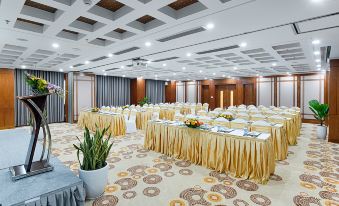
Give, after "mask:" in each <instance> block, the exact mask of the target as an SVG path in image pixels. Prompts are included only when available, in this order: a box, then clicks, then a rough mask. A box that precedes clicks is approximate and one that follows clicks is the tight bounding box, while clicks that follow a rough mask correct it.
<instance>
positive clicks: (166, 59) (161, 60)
mask: <svg viewBox="0 0 339 206" xmlns="http://www.w3.org/2000/svg"><path fill="white" fill-rule="evenodd" d="M178 58H179V57H168V58H164V59H157V60H154V61H152V62H163V61H168V60H173V59H178Z"/></svg>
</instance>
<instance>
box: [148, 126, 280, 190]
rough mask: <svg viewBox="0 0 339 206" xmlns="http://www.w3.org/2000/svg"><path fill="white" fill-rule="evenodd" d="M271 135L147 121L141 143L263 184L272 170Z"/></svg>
mask: <svg viewBox="0 0 339 206" xmlns="http://www.w3.org/2000/svg"><path fill="white" fill-rule="evenodd" d="M273 144H274V143H273V139H272V138H271V135H270V134H269V133H261V134H260V135H259V136H257V137H250V136H244V131H243V130H239V129H235V130H233V131H231V132H229V133H225V132H217V131H215V132H214V131H211V130H202V129H193V128H188V127H186V126H185V125H182V123H181V124H180V123H178V122H173V121H149V122H148V124H147V129H146V137H145V142H144V146H145V148H147V149H150V150H153V151H156V152H160V153H163V154H166V155H169V156H172V157H175V158H178V159H183V160H188V161H191V162H192V163H195V164H198V165H202V166H204V167H207V168H210V169H213V170H216V171H218V172H226V173H227V174H230V175H232V176H234V177H242V178H247V179H252V180H254V181H256V182H258V183H261V184H266V183H267V182H268V180H269V177H270V175H271V174H273V173H274V170H275V153H274V145H273Z"/></svg>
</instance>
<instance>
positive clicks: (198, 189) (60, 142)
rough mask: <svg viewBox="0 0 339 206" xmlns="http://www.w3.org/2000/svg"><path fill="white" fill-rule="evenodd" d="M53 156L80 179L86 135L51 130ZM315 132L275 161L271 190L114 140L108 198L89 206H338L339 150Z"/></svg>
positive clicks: (136, 137) (306, 131)
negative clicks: (79, 155) (81, 142)
mask: <svg viewBox="0 0 339 206" xmlns="http://www.w3.org/2000/svg"><path fill="white" fill-rule="evenodd" d="M50 127H51V132H52V137H53V148H54V149H53V154H54V155H55V156H58V158H59V159H60V160H61V161H62V162H63V163H64V164H65V165H67V166H68V167H69V168H70V169H71V170H72V171H73V172H74V173H77V169H78V166H79V164H78V162H77V159H76V154H75V150H74V148H73V145H72V144H73V143H76V144H77V140H76V136H78V137H80V138H81V137H82V135H83V134H82V133H83V132H82V129H80V128H78V127H77V126H76V125H71V124H67V123H62V124H51V125H50ZM315 136H316V127H315V126H314V125H312V124H303V127H302V131H301V136H300V137H299V139H298V141H299V142H298V145H297V146H293V147H289V156H288V159H287V160H285V161H277V162H276V163H277V164H276V172H275V174H274V175H272V176H271V178H270V181H269V182H268V184H267V185H260V184H256V183H254V182H252V181H249V180H244V179H238V178H233V177H230V176H227V175H225V174H220V173H217V172H214V171H212V170H209V169H206V168H204V167H201V166H197V165H193V164H191V163H190V162H186V161H181V160H177V159H174V158H171V157H168V156H165V155H162V154H159V153H156V152H153V151H148V150H146V149H143V139H144V135H143V133H142V132H137V133H134V134H130V135H126V136H124V137H119V138H118V139H115V140H114V143H115V144H114V147H113V151H111V154H110V156H109V158H108V163H109V166H110V171H109V185H108V186H107V187H106V189H105V194H104V195H103V196H102V197H100V198H98V199H97V200H95V201H94V202H93V201H88V202H86V205H92V204H93V205H95V206H101V205H103V206H114V205H129V206H133V205H136V206H137V205H138V206H139V205H147V206H159V205H161V206H162V205H164V206H165V205H169V206H194V205H219V206H221V205H235V206H246V205H263V206H265V205H274V206H290V205H300V206H304V205H305V206H306V205H312V206H313V205H324V206H334V205H336V206H338V205H339V193H338V184H339V145H338V144H332V143H327V142H325V141H320V140H317V139H315Z"/></svg>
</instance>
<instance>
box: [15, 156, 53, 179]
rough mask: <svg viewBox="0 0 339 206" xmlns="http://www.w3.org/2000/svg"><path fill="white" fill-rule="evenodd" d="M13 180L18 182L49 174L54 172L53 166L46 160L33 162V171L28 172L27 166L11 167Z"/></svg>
mask: <svg viewBox="0 0 339 206" xmlns="http://www.w3.org/2000/svg"><path fill="white" fill-rule="evenodd" d="M9 170H10V171H11V175H12V180H13V181H16V180H18V179H22V178H25V177H29V176H33V175H37V174H40V173H44V172H49V171H52V170H53V166H52V165H50V164H49V163H47V161H46V160H42V161H36V162H32V166H31V171H29V172H27V171H26V168H25V165H17V166H13V167H10V168H9Z"/></svg>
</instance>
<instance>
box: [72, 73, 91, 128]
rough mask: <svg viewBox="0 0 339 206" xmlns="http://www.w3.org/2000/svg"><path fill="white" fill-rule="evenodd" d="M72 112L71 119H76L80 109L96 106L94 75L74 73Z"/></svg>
mask: <svg viewBox="0 0 339 206" xmlns="http://www.w3.org/2000/svg"><path fill="white" fill-rule="evenodd" d="M73 84H74V91H73V94H74V96H73V101H74V110H73V111H74V113H73V119H74V120H75V121H76V120H78V116H79V113H80V111H81V110H83V109H88V108H91V107H94V106H96V104H95V99H96V98H95V76H94V75H80V74H75V75H74V82H73Z"/></svg>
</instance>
